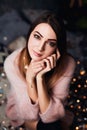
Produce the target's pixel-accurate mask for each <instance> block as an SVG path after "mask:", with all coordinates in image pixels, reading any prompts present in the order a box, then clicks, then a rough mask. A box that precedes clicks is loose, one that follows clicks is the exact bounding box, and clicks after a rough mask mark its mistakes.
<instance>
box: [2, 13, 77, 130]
mask: <svg viewBox="0 0 87 130" xmlns="http://www.w3.org/2000/svg"><path fill="white" fill-rule="evenodd" d="M4 68H5V72H6V74H7V77H8V79H9V81H10V83H11V88H10V92H9V94H8V98H7V99H8V100H7V106H6V114H7V116H8V118H9V119H10V121H11V124H12V125H13V126H15V127H17V126H20V125H22V124H24V125H25V127H26V129H28V130H58V129H59V130H60V129H61V127H60V120H61V119H62V118H63V117H64V115H65V109H64V107H65V105H66V99H67V95H68V92H69V84H70V81H71V78H72V76H73V72H74V69H75V61H74V59H73V58H72V57H71V56H70V55H69V54H67V51H66V35H65V30H64V26H63V22H62V20H61V19H60V18H58V16H56V15H55V14H54V13H52V12H50V11H47V12H44V13H43V14H42V15H41V16H40V17H39V18H37V19H36V21H34V23H33V24H32V26H31V28H30V30H29V33H28V38H27V42H26V47H25V48H21V49H18V50H16V51H14V52H13V53H12V54H11V55H10V56H8V57H7V58H6V60H5V63H4Z"/></svg>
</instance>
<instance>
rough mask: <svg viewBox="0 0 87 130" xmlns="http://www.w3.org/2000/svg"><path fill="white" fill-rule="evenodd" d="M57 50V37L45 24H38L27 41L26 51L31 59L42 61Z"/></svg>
mask: <svg viewBox="0 0 87 130" xmlns="http://www.w3.org/2000/svg"><path fill="white" fill-rule="evenodd" d="M56 48H57V37H56V34H55V32H54V30H53V29H52V28H51V26H50V25H49V24H47V23H41V24H38V25H37V26H36V27H35V28H34V30H33V31H32V32H31V34H30V37H29V40H28V51H29V54H30V57H31V59H33V60H42V59H44V58H46V57H48V56H50V55H52V54H53V53H54V52H55V50H56Z"/></svg>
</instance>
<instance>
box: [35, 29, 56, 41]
mask: <svg viewBox="0 0 87 130" xmlns="http://www.w3.org/2000/svg"><path fill="white" fill-rule="evenodd" d="M35 32H36V33H38V34H39V35H40V36H41V37H43V36H42V35H41V34H40V33H39V32H38V31H35ZM48 40H52V41H55V42H56V41H57V40H56V39H48Z"/></svg>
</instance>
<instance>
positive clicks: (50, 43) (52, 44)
mask: <svg viewBox="0 0 87 130" xmlns="http://www.w3.org/2000/svg"><path fill="white" fill-rule="evenodd" d="M48 44H49V45H50V46H51V47H55V46H56V43H55V42H49V43H48Z"/></svg>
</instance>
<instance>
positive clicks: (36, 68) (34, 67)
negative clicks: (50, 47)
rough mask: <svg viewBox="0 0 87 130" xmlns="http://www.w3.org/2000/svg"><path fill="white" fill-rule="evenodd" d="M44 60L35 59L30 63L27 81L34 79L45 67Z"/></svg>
mask: <svg viewBox="0 0 87 130" xmlns="http://www.w3.org/2000/svg"><path fill="white" fill-rule="evenodd" d="M41 62H42V61H34V60H31V63H30V64H29V66H28V68H27V71H26V80H27V81H30V82H31V81H33V80H34V79H35V77H36V75H37V73H38V72H40V71H41V70H42V69H43V65H42V63H41Z"/></svg>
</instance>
